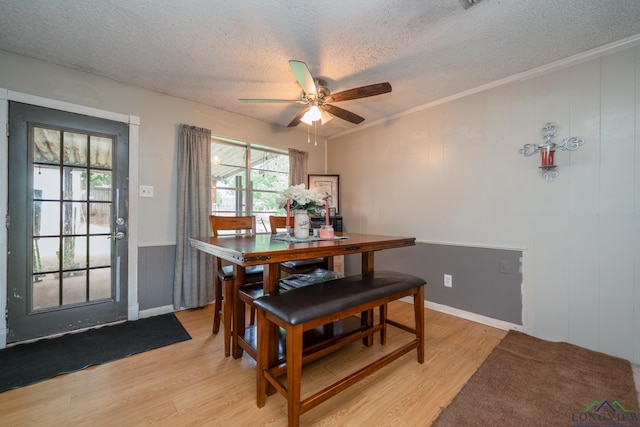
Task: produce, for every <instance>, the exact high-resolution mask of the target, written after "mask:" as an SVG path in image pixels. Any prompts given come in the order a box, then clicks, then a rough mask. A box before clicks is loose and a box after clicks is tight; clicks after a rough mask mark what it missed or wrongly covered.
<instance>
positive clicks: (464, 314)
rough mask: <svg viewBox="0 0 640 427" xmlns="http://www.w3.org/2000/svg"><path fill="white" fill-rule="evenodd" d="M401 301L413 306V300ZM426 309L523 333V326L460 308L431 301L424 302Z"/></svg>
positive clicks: (409, 298)
mask: <svg viewBox="0 0 640 427" xmlns="http://www.w3.org/2000/svg"><path fill="white" fill-rule="evenodd" d="M400 301H403V302H406V303H409V304H413V298H411V297H404V298H401V299H400ZM424 306H425V308H428V309H430V310H434V311H439V312H440V313H445V314H450V315H452V316H456V317H460V318H462V319H466V320H470V321H472V322H476V323H481V324H483V325H487V326H491V327H493V328H497V329H502V330H505V331H508V330H514V331H520V332H523V331H524V328H523V326H522V325H516V324H515V323H511V322H505V321H504V320H498V319H493V318H491V317H487V316H483V315H481V314H476V313H471V312H469V311H464V310H460V309H459V308H453V307H449V306H447V305H442V304H438V303H435V302H431V301H425V302H424Z"/></svg>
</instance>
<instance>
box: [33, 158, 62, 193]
mask: <svg viewBox="0 0 640 427" xmlns="http://www.w3.org/2000/svg"><path fill="white" fill-rule="evenodd" d="M33 193H34V194H33V197H34V198H35V199H54V200H58V199H60V168H59V167H56V166H46V165H36V166H34V168H33Z"/></svg>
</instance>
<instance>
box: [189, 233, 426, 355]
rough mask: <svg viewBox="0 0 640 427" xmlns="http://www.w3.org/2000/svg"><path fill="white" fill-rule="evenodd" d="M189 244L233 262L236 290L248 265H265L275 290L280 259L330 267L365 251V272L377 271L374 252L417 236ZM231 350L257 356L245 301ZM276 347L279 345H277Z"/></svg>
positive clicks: (241, 238)
mask: <svg viewBox="0 0 640 427" xmlns="http://www.w3.org/2000/svg"><path fill="white" fill-rule="evenodd" d="M189 240H190V245H191V246H192V247H193V248H195V249H197V250H200V251H203V252H206V253H208V254H211V255H213V256H216V257H219V258H221V259H223V260H225V261H228V262H229V263H231V264H232V265H233V289H234V294H235V293H237V291H238V290H239V289H240V288H241V287H242V286H243V284H244V281H245V269H246V268H247V267H250V266H254V265H263V266H264V267H263V268H264V272H263V290H264V293H265V294H266V293H271V292H276V291H277V290H278V282H279V280H280V263H282V262H286V261H295V260H303V259H310V258H324V259H325V261H326V264H327V265H328V266H329V267H331V266H332V260H333V257H335V256H339V255H349V254H358V253H359V254H362V255H361V256H362V274H367V273H371V272H373V271H374V253H375V252H376V251H380V250H386V249H394V248H402V247H407V246H415V238H414V237H397V236H382V235H375V234H360V233H336V238H335V239H329V240H314V239H313V238H309V239H304V240H303V241H298V240H297V239H296V241H286V240H280V239H278V237H277V236H276V237H274V235H272V234H257V235H233V236H218V237H194V238H191V239H189ZM233 319H234V320H233V334H232V354H233V357H234V358H236V359H237V358H239V357H241V356H242V353H243V349H244V350H246V351H247V353H248V354H250V355H251V356H252V357H254V358H255V354H256V353H255V351H256V350H255V348H256V343H255V337H256V334H255V331H250V333H246V332H247V331H246V326H245V321H244V305H243V304H235V307H234V316H233ZM276 347H277V345H276Z"/></svg>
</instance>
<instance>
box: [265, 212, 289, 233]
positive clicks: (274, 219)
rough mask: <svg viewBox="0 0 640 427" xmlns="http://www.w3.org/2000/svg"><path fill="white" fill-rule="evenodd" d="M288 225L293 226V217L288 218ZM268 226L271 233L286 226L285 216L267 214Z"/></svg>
mask: <svg viewBox="0 0 640 427" xmlns="http://www.w3.org/2000/svg"><path fill="white" fill-rule="evenodd" d="M289 225H290V226H293V218H289ZM269 226H270V227H271V234H277V233H278V231H277V229H279V228H280V229H285V228H287V217H286V216H273V215H271V216H269Z"/></svg>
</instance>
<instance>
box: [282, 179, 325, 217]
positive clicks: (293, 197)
mask: <svg viewBox="0 0 640 427" xmlns="http://www.w3.org/2000/svg"><path fill="white" fill-rule="evenodd" d="M287 200H289V201H291V205H290V208H291V210H305V211H312V212H315V211H316V210H317V208H318V206H321V205H322V204H323V203H324V199H323V198H322V196H321V195H320V194H318V192H317V191H316V190H312V189H307V188H306V186H305V185H304V184H298V185H292V186H291V187H289V188H287V189H286V190H284V191H283V192H282V194H281V195H280V198H278V206H280V208H286V206H287Z"/></svg>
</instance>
